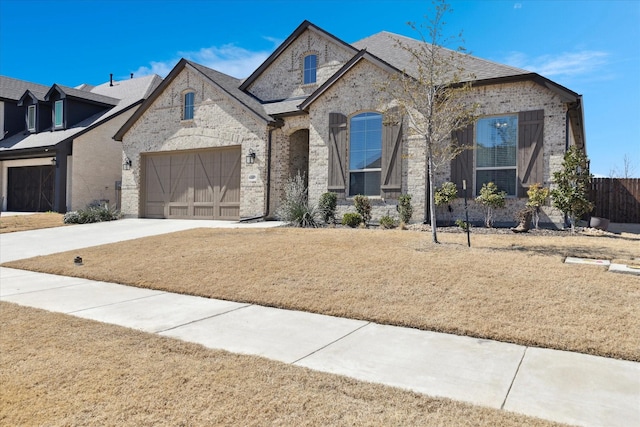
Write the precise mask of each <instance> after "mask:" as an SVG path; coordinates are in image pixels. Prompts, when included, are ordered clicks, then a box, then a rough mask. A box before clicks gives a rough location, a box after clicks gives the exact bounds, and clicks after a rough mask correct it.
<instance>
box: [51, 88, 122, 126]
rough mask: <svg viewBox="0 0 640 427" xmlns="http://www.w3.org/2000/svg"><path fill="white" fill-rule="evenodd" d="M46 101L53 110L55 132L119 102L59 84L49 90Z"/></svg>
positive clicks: (52, 121) (52, 122) (52, 117)
mask: <svg viewBox="0 0 640 427" xmlns="http://www.w3.org/2000/svg"><path fill="white" fill-rule="evenodd" d="M44 99H45V101H46V102H47V103H48V104H49V106H50V109H51V124H52V126H53V130H60V129H67V128H70V127H72V126H74V125H76V124H78V123H80V122H81V121H83V120H85V119H87V118H89V117H91V116H93V115H94V114H97V113H101V112H104V111H107V110H109V109H111V108H113V107H114V106H116V105H117V104H118V102H119V100H118V99H115V98H111V97H108V96H104V95H99V94H95V93H91V92H87V91H84V90H80V89H74V88H70V87H65V86H60V85H57V84H54V85H53V86H52V87H51V89H49V91H48V92H47V94H46V95H45V97H44Z"/></svg>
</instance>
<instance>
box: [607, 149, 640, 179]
mask: <svg viewBox="0 0 640 427" xmlns="http://www.w3.org/2000/svg"><path fill="white" fill-rule="evenodd" d="M636 166H637V165H636V164H635V163H634V162H633V160H631V157H630V156H629V154H625V155H624V157H623V159H622V168H620V169H618V167H617V166H616V167H614V168H613V169H611V171H610V172H609V178H622V179H629V178H633V175H634V174H635V173H636Z"/></svg>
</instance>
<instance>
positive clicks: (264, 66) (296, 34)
mask: <svg viewBox="0 0 640 427" xmlns="http://www.w3.org/2000/svg"><path fill="white" fill-rule="evenodd" d="M309 28H312V29H313V30H315V31H317V32H319V33H321V34H324V35H325V36H327V37H328V38H330V39H332V40H333V41H335V42H336V43H338V44H340V45H342V46H344V47H346V48H347V49H349V50H351V51H352V52H353V54H354V55H355V54H356V53H358V49H356V48H354V47H353V46H352V45H350V44H349V43H347V42H345V41H343V40H341V39H339V38H338V37H336V36H334V35H333V34H331V33H329V32H327V31H325V30H323V29H322V28H320V27H318V26H317V25H315V24H314V23H312V22H310V21H307V20H306V19H305V20H304V21H302V23H301V24H300V25H298V28H296V29H295V30H294V31H293V33H291V34H290V35H289V37H287V38H286V40H285V41H283V42H282V43H281V44H280V46H278V47H277V48H276V50H274V51H273V53H272V54H271V55H269V57H268V58H267V59H265V61H264V62H263V63H262V64H261V65H260V66H259V67H258V68H257V69H256V70H255V71H254V72H253V73H251V75H250V76H249V77H247V78H246V80H245V81H243V82H242V84H241V85H240V90H243V91H245V90H247V89H248V88H249V86H251V84H252V83H253V82H254V81H255V80H256V79H257V78H258V77H259V76H260V74H262V73H263V72H264V70H266V69H267V68H268V67H269V66H270V65H271V64H272V63H273V62H274V61H275V60H276V59H277V58H278V57H279V56H280V55H281V54H282V53H283V52H284V51H285V50H286V49H287V48H288V47H289V46H291V44H292V43H293V42H294V41H295V40H296V39H297V38H298V37H300V35H301V34H302V33H304V32H305V30H307V29H309Z"/></svg>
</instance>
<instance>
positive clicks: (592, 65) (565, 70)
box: [505, 50, 609, 77]
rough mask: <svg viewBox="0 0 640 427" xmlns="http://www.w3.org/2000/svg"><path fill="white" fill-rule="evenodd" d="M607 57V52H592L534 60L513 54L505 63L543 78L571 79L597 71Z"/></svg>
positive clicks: (540, 57) (549, 56)
mask: <svg viewBox="0 0 640 427" xmlns="http://www.w3.org/2000/svg"><path fill="white" fill-rule="evenodd" d="M608 57H609V54H608V53H607V52H600V51H593V50H582V51H578V52H565V53H561V54H556V55H542V56H538V57H536V58H529V57H528V56H527V55H526V54H524V53H521V52H513V53H511V54H510V55H509V56H508V57H507V59H506V61H505V62H506V63H507V64H509V65H513V66H515V67H518V68H523V69H525V70H529V71H534V72H536V73H538V74H541V75H543V76H545V77H551V76H568V77H572V76H578V75H584V74H588V73H591V72H593V71H596V70H598V69H599V68H601V67H602V66H603V65H605V64H606V63H607V60H608Z"/></svg>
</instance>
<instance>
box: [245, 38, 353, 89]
mask: <svg viewBox="0 0 640 427" xmlns="http://www.w3.org/2000/svg"><path fill="white" fill-rule="evenodd" d="M309 54H315V55H317V57H318V61H317V70H316V83H314V84H307V85H303V84H302V71H303V61H304V57H305V56H307V55H309ZM354 54H355V51H354V50H350V49H348V48H347V47H345V46H344V45H341V44H338V43H336V42H335V41H333V40H332V39H330V38H328V37H327V36H326V35H324V34H322V33H319V32H318V31H316V30H314V29H312V28H309V29H307V30H306V31H305V32H303V33H302V34H301V35H300V37H298V38H297V39H296V40H295V41H294V42H293V43H291V45H290V46H288V47H287V49H285V51H284V52H282V53H281V54H280V56H278V58H276V59H275V60H274V61H273V63H272V64H271V65H270V66H269V67H268V68H267V69H266V70H264V72H263V73H262V74H261V75H260V78H259V79H258V80H256V81H255V82H253V83H252V84H251V85H250V86H249V92H251V93H252V94H253V95H255V96H256V97H258V98H259V99H261V100H263V101H272V100H280V99H286V98H293V97H297V96H304V95H310V94H311V93H312V92H313V91H314V90H316V89H317V88H318V86H319V85H321V84H322V83H324V82H325V81H326V80H327V79H328V78H329V77H331V76H332V75H333V74H334V73H335V72H336V71H338V70H339V69H340V67H342V66H343V65H344V64H345V63H346V62H347V61H349V59H351V57H352V56H353V55H354Z"/></svg>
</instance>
